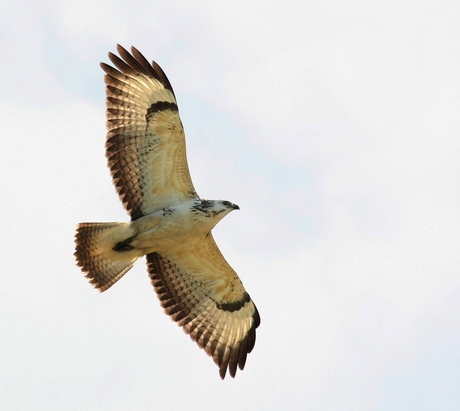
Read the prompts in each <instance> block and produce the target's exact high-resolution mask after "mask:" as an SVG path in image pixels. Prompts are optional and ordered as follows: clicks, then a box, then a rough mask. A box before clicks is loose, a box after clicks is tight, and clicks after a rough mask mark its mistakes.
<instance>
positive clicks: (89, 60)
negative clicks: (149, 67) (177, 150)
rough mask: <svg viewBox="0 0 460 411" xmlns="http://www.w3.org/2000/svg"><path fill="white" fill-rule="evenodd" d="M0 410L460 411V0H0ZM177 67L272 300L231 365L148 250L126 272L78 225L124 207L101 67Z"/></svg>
mask: <svg viewBox="0 0 460 411" xmlns="http://www.w3.org/2000/svg"><path fill="white" fill-rule="evenodd" d="M0 22H1V24H0V50H1V56H2V64H1V65H0V110H1V114H0V126H1V127H0V130H1V138H2V150H0V172H1V179H0V181H1V185H2V192H3V193H4V194H6V196H5V197H4V199H3V201H2V217H1V225H0V229H1V240H0V242H1V247H0V250H1V251H0V253H1V255H2V258H1V259H0V270H1V273H2V274H1V275H2V285H1V288H0V324H1V333H0V408H1V409H5V410H12V411H15V410H46V411H50V410H59V411H62V410H66V411H73V410H76V411H77V410H78V411H81V410H84V411H101V410H102V411H106V410H107V411H111V410H113V411H115V410H116V411H133V410H136V411H137V410H139V411H144V410H165V409H169V410H176V411H181V410H208V409H209V410H211V409H213V410H214V409H218V410H220V411H230V410H231V411H234V410H235V409H238V410H240V411H245V410H251V411H259V410H260V411H265V410H268V411H271V410H273V411H277V410H308V411H412V410H413V411H431V410H435V409H436V410H443V411H451V410H452V411H454V410H455V411H457V410H458V409H460V390H459V389H458V387H460V327H459V324H460V299H459V295H460V252H459V248H460V213H459V210H460V161H459V158H460V138H459V137H460V136H459V133H460V132H459V130H460V115H459V112H460V3H459V2H458V1H454V0H452V1H404V0H403V1H401V0H400V1H369V2H362V1H343V2H338V1H335V0H334V1H333V0H321V1H319V0H312V1H305V2H299V1H286V0H283V1H265V2H264V1H251V2H248V1H231V2H230V1H229V2H218V1H210V0H203V1H193V2H188V1H179V0H177V1H165V0H160V1H152V0H149V1H147V0H145V1H142V0H133V1H130V2H122V1H112V0H102V1H98V0H91V1H90V0H83V1H78V2H76V1H75V2H71V1H51V0H49V1H41V2H32V1H25V0H20V1H17V0H14V1H13V0H6V4H4V5H3V6H2V13H1V14H0ZM117 43H120V44H122V45H123V46H124V47H126V48H129V47H130V46H131V45H134V46H135V47H137V48H138V49H139V50H140V51H141V52H142V53H143V54H144V55H145V56H146V57H147V59H148V60H152V59H154V60H156V61H157V62H158V63H159V64H160V65H161V66H162V67H163V69H164V70H165V72H166V74H167V75H168V77H169V79H170V81H171V83H172V85H173V87H174V90H175V92H176V96H177V98H178V102H179V109H180V114H181V118H182V122H183V124H184V127H185V132H186V138H187V149H188V158H189V165H190V169H191V173H192V178H193V181H194V184H195V187H196V189H197V191H198V193H199V194H200V195H201V196H202V197H203V198H208V199H225V200H229V201H232V202H234V203H236V204H238V205H239V206H240V208H241V211H239V212H235V213H232V214H231V215H229V216H228V217H226V218H225V219H224V220H222V221H221V222H220V223H219V224H218V226H217V227H216V228H215V230H214V231H213V233H214V236H215V238H216V241H217V243H218V244H219V247H220V248H221V250H222V252H223V254H224V255H225V257H226V258H227V260H228V261H229V262H230V264H231V265H232V266H233V267H234V268H235V270H236V271H237V272H238V273H239V275H240V277H241V278H242V281H243V283H244V285H245V287H246V289H247V290H248V292H249V293H250V295H251V297H252V298H253V300H254V301H255V303H256V305H257V307H258V309H259V312H260V315H261V319H262V323H261V326H260V327H259V328H258V330H257V342H256V346H255V348H254V350H253V352H252V353H251V354H250V355H249V356H248V359H247V363H246V368H245V370H244V371H240V372H238V373H237V376H236V378H235V379H234V380H232V379H231V378H229V377H227V379H226V380H225V381H221V380H220V378H219V375H218V368H217V367H216V366H215V365H214V363H213V362H212V360H211V359H210V358H208V357H207V356H206V354H205V353H204V352H203V351H202V350H200V349H198V347H197V346H196V345H195V344H194V343H193V342H191V341H190V339H189V337H188V336H186V335H185V334H184V333H183V332H182V331H181V329H180V328H178V327H177V326H176V325H175V324H174V323H173V322H171V321H170V319H169V318H168V317H167V316H166V315H165V314H164V313H163V312H162V309H161V307H160V306H159V303H158V300H157V298H156V296H155V294H154V292H153V288H152V286H151V285H150V283H149V279H148V276H147V271H146V266H145V262H144V260H140V261H139V262H138V263H137V265H136V266H135V267H134V268H133V269H132V270H131V271H130V272H129V273H128V274H127V275H126V276H125V277H124V278H123V279H122V280H120V282H119V283H117V284H116V285H114V286H113V287H112V288H111V289H110V290H108V291H107V292H104V293H102V294H100V293H98V292H97V291H95V290H94V289H93V288H92V287H91V285H90V284H89V283H88V282H87V280H86V279H85V278H84V276H83V275H82V274H81V273H80V271H79V269H78V267H76V266H75V261H74V257H73V252H74V243H73V236H74V230H75V226H76V224H77V223H79V222H84V221H96V222H97V221H128V220H129V219H128V216H127V215H126V213H125V212H124V210H123V209H122V206H121V204H120V202H119V200H118V197H117V195H116V194H115V190H114V188H113V186H112V184H111V178H110V175H109V171H108V169H107V167H106V160H105V157H104V141H105V115H104V110H105V107H104V82H103V72H102V70H101V69H100V68H99V62H100V61H104V62H109V60H108V58H107V53H108V52H109V51H111V52H115V50H116V49H115V46H116V44H117Z"/></svg>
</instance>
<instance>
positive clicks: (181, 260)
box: [147, 232, 260, 379]
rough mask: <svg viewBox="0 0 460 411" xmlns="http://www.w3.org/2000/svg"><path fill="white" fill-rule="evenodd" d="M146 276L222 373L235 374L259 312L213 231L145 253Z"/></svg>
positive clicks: (166, 308)
mask: <svg viewBox="0 0 460 411" xmlns="http://www.w3.org/2000/svg"><path fill="white" fill-rule="evenodd" d="M147 265H148V271H149V276H150V278H151V280H152V284H153V286H154V288H155V291H156V293H157V295H158V298H159V300H160V304H161V306H162V307H163V308H164V311H165V313H166V314H168V315H169V316H170V317H171V319H172V320H173V321H176V322H177V324H178V325H179V326H181V327H183V329H184V331H185V332H186V333H187V334H190V337H191V338H192V340H193V341H195V342H196V343H197V344H198V346H199V347H200V348H203V349H204V350H205V351H206V353H207V354H208V355H209V356H211V357H212V358H213V360H214V362H215V363H216V364H217V366H218V367H219V368H220V371H219V373H220V376H221V378H222V379H224V377H225V374H226V371H227V368H228V369H229V372H230V375H231V376H232V377H234V376H235V374H236V370H237V366H238V367H239V368H240V369H241V370H242V369H243V368H244V365H245V363H246V356H247V354H248V353H250V352H251V350H252V349H253V347H254V344H255V341H256V328H257V327H258V326H259V324H260V317H259V313H258V311H257V308H256V306H255V305H254V303H253V302H252V300H251V298H250V297H249V294H248V293H247V292H246V291H245V289H244V287H243V284H242V283H241V280H240V279H239V277H238V275H237V274H236V272H235V271H234V270H233V269H232V268H231V267H230V265H229V264H228V263H227V261H225V259H224V257H223V256H222V254H221V252H220V251H219V249H218V247H217V245H216V243H215V241H214V239H213V237H212V235H211V233H210V232H209V233H208V234H206V235H205V236H202V237H200V238H199V239H197V240H195V242H192V243H188V244H186V245H184V246H182V247H181V248H179V249H176V250H174V251H171V252H166V253H163V252H162V253H161V254H160V253H151V254H147Z"/></svg>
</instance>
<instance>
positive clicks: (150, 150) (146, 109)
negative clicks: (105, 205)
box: [101, 45, 197, 220]
mask: <svg viewBox="0 0 460 411" xmlns="http://www.w3.org/2000/svg"><path fill="white" fill-rule="evenodd" d="M117 50H118V53H119V54H120V56H121V58H122V59H123V60H122V59H120V58H119V57H118V56H116V55H114V54H112V53H109V58H110V60H111V61H112V63H113V64H114V65H115V67H116V68H117V69H118V70H116V69H115V68H113V67H111V66H109V65H107V64H105V63H101V67H102V69H103V70H104V71H105V72H106V73H107V74H106V75H105V76H104V80H105V84H106V86H107V87H106V95H107V100H106V104H107V112H106V116H107V130H108V132H107V141H106V156H107V159H108V165H109V168H110V173H111V175H112V178H113V183H114V184H115V187H116V190H117V192H118V195H119V196H120V199H121V201H122V202H123V206H124V207H125V208H126V210H127V211H128V213H129V214H130V216H131V219H132V220H135V219H137V218H139V217H142V216H143V215H146V214H149V213H152V212H155V211H157V210H159V209H162V208H164V207H166V206H168V207H170V206H172V205H174V204H178V203H180V202H182V201H184V200H185V199H187V198H195V197H197V194H196V192H195V189H194V187H193V184H192V180H191V178H190V173H189V169H188V165H187V158H186V153H185V136H184V130H183V128H182V123H181V121H180V117H179V112H178V108H177V102H176V98H175V96H174V91H173V89H172V87H171V84H170V83H169V80H168V78H167V77H166V75H165V74H164V72H163V70H162V69H161V68H160V66H158V64H156V63H155V62H152V64H149V62H148V61H147V60H146V59H145V57H144V56H143V55H142V54H141V53H140V52H139V51H138V50H137V49H135V48H134V47H132V48H131V52H132V54H130V53H129V52H128V51H126V50H125V49H124V48H123V47H121V46H120V45H118V46H117Z"/></svg>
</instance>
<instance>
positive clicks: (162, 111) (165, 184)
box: [75, 45, 260, 379]
mask: <svg viewBox="0 0 460 411" xmlns="http://www.w3.org/2000/svg"><path fill="white" fill-rule="evenodd" d="M117 50H118V53H119V54H120V56H121V58H120V57H118V56H116V55H114V54H112V53H109V58H110V60H111V61H112V63H113V65H114V66H115V67H116V68H113V67H111V66H109V65H107V64H104V63H101V67H102V69H103V70H104V71H105V73H106V75H105V76H104V80H105V84H106V95H107V100H106V104H107V111H106V116H107V129H108V133H107V141H106V144H105V147H106V156H107V159H108V166H109V168H110V173H111V175H112V178H113V183H114V185H115V188H116V191H117V193H118V195H119V197H120V200H121V201H122V203H123V206H124V207H125V208H126V210H127V212H128V214H129V215H130V217H131V222H129V223H81V224H79V225H78V227H77V233H76V235H75V243H76V251H75V257H76V260H77V264H78V266H80V267H81V270H82V271H83V273H85V274H86V277H87V278H88V279H89V281H90V282H91V284H92V285H93V286H94V287H95V288H97V289H98V290H99V291H105V290H107V289H108V288H109V287H111V286H112V285H113V284H114V283H116V282H117V281H118V280H119V279H120V278H121V277H122V276H123V275H124V274H125V273H126V272H127V271H128V270H129V269H130V268H131V267H132V266H133V265H134V263H135V262H136V261H137V260H138V258H139V257H142V256H144V255H145V256H147V270H148V273H149V277H150V279H151V283H152V285H153V287H154V289H155V291H156V293H157V296H158V298H159V300H160V304H161V306H162V307H163V308H164V311H165V313H166V314H168V315H169V316H170V317H171V319H172V320H173V321H175V322H177V324H178V325H179V326H181V327H183V329H184V331H185V333H187V334H189V335H190V337H191V339H192V340H193V341H195V342H196V343H197V344H198V346H199V347H200V348H203V349H204V350H205V352H206V353H207V354H208V355H209V356H211V357H212V358H213V360H214V362H215V363H216V364H217V366H218V367H219V374H220V377H221V378H222V379H223V378H224V377H225V374H226V372H227V368H228V370H229V373H230V375H231V376H232V377H234V376H235V374H236V370H237V367H239V368H240V369H241V370H242V369H243V368H244V365H245V362H246V356H247V354H248V353H250V352H251V350H252V349H253V347H254V344H255V339H256V328H257V327H258V326H259V324H260V317H259V313H258V312H257V308H256V306H255V305H254V303H253V302H252V300H251V298H250V297H249V294H248V293H247V292H246V290H245V289H244V287H243V284H242V283H241V280H240V279H239V277H238V275H237V274H236V272H235V271H234V270H233V269H232V268H231V267H230V265H229V264H228V263H227V261H226V260H225V259H224V257H223V256H222V254H221V253H220V251H219V248H218V247H217V245H216V243H215V241H214V239H213V237H212V234H211V230H212V228H213V227H214V226H215V225H216V224H217V223H218V222H219V221H220V220H221V219H222V218H223V217H225V216H226V215H227V214H228V213H230V212H231V211H233V210H238V206H237V205H235V204H232V203H231V202H229V201H222V200H203V199H201V198H200V197H199V196H198V195H197V193H196V191H195V189H194V187H193V183H192V179H191V177H190V173H189V169H188V165H187V158H186V153H185V137H184V130H183V128H182V123H181V120H180V117H179V112H178V108H177V102H176V98H175V95H174V91H173V89H172V87H171V83H170V82H169V80H168V78H167V77H166V75H165V73H164V72H163V70H162V69H161V68H160V67H159V66H158V64H157V63H155V62H152V64H150V63H149V62H148V61H147V60H146V59H145V57H144V56H143V55H142V54H141V53H140V52H139V51H138V50H136V49H135V48H134V47H132V48H131V53H129V52H128V51H127V50H125V49H124V48H123V47H121V46H119V45H118V46H117ZM117 69H118V70H117Z"/></svg>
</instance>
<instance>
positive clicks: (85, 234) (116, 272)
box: [75, 223, 140, 292]
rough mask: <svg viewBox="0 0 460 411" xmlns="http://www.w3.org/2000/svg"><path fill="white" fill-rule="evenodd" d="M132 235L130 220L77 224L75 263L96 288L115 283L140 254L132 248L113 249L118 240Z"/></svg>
mask: <svg viewBox="0 0 460 411" xmlns="http://www.w3.org/2000/svg"><path fill="white" fill-rule="evenodd" d="M132 236H133V231H132V229H131V228H130V223H81V224H79V225H78V226H77V233H76V234H75V243H76V247H75V248H76V251H75V258H76V260H77V265H78V266H79V267H81V270H82V272H83V273H85V274H86V278H88V280H89V282H90V283H91V284H92V285H93V286H94V287H95V288H97V289H98V290H99V291H101V292H102V291H105V290H107V289H108V288H109V287H111V286H112V285H113V284H115V283H116V282H117V281H118V280H119V279H120V278H121V277H123V275H124V274H126V272H128V271H129V269H130V268H131V267H132V266H133V265H134V263H135V262H136V261H137V259H138V258H139V257H140V255H139V254H138V252H137V251H136V250H132V251H128V252H119V251H116V250H114V247H116V245H117V244H118V243H119V242H120V241H123V240H125V239H127V238H129V237H132Z"/></svg>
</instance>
